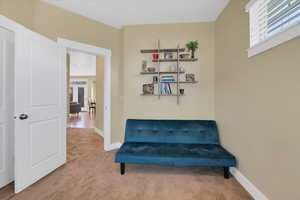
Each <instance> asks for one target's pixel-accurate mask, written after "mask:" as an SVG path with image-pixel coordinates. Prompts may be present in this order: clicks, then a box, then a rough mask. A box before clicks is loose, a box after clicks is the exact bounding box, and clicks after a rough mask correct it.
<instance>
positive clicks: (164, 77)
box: [160, 75, 175, 83]
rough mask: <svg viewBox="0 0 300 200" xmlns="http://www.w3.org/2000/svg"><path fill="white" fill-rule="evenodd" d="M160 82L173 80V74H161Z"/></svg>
mask: <svg viewBox="0 0 300 200" xmlns="http://www.w3.org/2000/svg"><path fill="white" fill-rule="evenodd" d="M160 82H161V83H169V82H175V78H174V76H173V75H166V76H162V77H161V80H160Z"/></svg>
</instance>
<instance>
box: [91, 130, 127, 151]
mask: <svg viewBox="0 0 300 200" xmlns="http://www.w3.org/2000/svg"><path fill="white" fill-rule="evenodd" d="M95 132H96V133H97V134H99V135H101V136H102V137H103V138H104V131H102V130H100V129H97V128H95ZM121 145H122V144H121V143H120V142H117V143H113V144H109V145H105V144H104V150H105V151H112V150H115V149H119V148H120V147H121Z"/></svg>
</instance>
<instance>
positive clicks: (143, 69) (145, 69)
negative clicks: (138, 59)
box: [142, 60, 148, 72]
mask: <svg viewBox="0 0 300 200" xmlns="http://www.w3.org/2000/svg"><path fill="white" fill-rule="evenodd" d="M147 64H148V63H147V60H143V61H142V72H147Z"/></svg>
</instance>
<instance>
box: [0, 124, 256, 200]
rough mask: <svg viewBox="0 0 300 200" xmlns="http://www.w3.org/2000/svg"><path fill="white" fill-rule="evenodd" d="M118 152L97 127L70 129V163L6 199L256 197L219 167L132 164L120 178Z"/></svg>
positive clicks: (4, 193) (7, 192) (2, 193)
mask: <svg viewBox="0 0 300 200" xmlns="http://www.w3.org/2000/svg"><path fill="white" fill-rule="evenodd" d="M114 153H115V151H112V152H104V150H103V139H102V137H101V136H99V135H97V134H96V133H95V132H94V131H93V129H74V128H71V129H68V163H67V164H66V165H64V166H62V167H60V168H59V169H57V170H56V171H55V172H53V173H51V174H49V175H48V176H47V177H45V178H43V179H42V180H40V181H39V182H37V183H35V184H34V185H32V186H31V187H29V188H28V189H26V190H25V191H23V192H21V193H19V194H17V195H14V194H13V185H9V186H7V187H5V188H3V189H1V190H0V199H1V200H154V199H156V200H169V199H172V200H253V199H252V198H251V197H250V196H249V194H248V193H247V192H246V191H245V190H244V189H243V188H242V187H241V186H240V185H239V184H238V182H237V181H236V180H235V179H234V178H231V179H229V180H225V179H224V178H223V171H222V169H219V168H199V167H171V166H153V165H131V164H128V165H127V166H126V174H125V175H124V176H120V174H119V165H118V164H116V163H114Z"/></svg>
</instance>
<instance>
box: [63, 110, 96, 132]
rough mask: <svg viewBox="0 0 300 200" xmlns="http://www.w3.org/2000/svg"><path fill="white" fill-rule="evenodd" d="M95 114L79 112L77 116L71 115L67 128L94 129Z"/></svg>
mask: <svg viewBox="0 0 300 200" xmlns="http://www.w3.org/2000/svg"><path fill="white" fill-rule="evenodd" d="M95 119H96V113H95V112H80V113H79V114H71V115H70V116H69V119H68V127H69V128H94V127H95Z"/></svg>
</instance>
